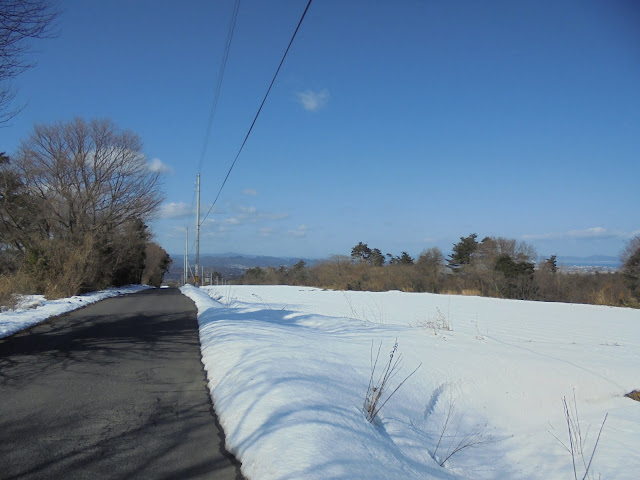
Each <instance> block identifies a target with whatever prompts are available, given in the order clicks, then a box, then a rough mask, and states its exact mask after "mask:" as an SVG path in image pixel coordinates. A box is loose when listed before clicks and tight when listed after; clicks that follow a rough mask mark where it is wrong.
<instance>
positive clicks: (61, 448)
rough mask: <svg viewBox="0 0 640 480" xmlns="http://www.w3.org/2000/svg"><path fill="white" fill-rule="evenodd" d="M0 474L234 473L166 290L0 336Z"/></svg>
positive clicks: (174, 301)
mask: <svg viewBox="0 0 640 480" xmlns="http://www.w3.org/2000/svg"><path fill="white" fill-rule="evenodd" d="M0 445H2V446H1V447H0V479H2V480H9V479H18V478H20V479H29V478H32V479H35V478H64V479H73V478H101V479H102V478H145V479H170V478H171V479H173V478H179V479H195V478H208V479H241V478H243V477H242V476H241V475H240V473H239V465H238V462H237V461H236V460H235V458H233V456H231V455H230V454H229V453H228V452H226V451H225V450H224V437H223V432H222V428H221V427H220V426H219V425H218V422H217V418H216V417H215V414H214V412H213V409H212V407H211V402H210V399H209V394H208V389H207V384H206V377H205V372H204V370H203V368H202V363H201V361H200V343H199V337H198V325H197V319H196V309H195V306H194V304H193V302H192V301H191V300H189V299H188V298H187V297H185V296H183V295H182V294H180V292H179V291H178V290H177V289H161V290H145V291H142V292H139V293H136V294H132V295H127V296H124V297H117V298H111V299H107V300H103V301H102V302H99V303H96V304H94V305H90V306H88V307H86V308H84V309H81V310H77V311H75V312H72V313H70V314H67V315H63V316H61V317H57V318H53V319H51V320H49V321H47V322H45V323H43V324H40V325H38V326H36V327H33V328H31V329H30V330H27V331H23V332H20V333H18V334H16V335H13V336H11V337H7V338H5V339H2V340H0Z"/></svg>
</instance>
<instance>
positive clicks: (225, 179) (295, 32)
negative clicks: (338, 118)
mask: <svg viewBox="0 0 640 480" xmlns="http://www.w3.org/2000/svg"><path fill="white" fill-rule="evenodd" d="M312 1H313V0H309V1H308V2H307V6H306V7H305V9H304V12H302V16H301V17H300V21H299V22H298V26H297V27H296V29H295V31H294V32H293V35H292V36H291V40H289V45H287V49H286V50H285V52H284V55H282V60H280V64H279V65H278V68H277V70H276V73H275V74H274V75H273V78H272V79H271V83H270V84H269V88H268V89H267V93H265V95H264V98H263V99H262V103H261V104H260V108H258V111H257V112H256V115H255V117H253V122H251V126H250V127H249V130H248V131H247V134H246V135H245V137H244V140H243V142H242V145H240V149H239V150H238V153H237V154H236V156H235V158H234V159H233V163H231V167H229V171H228V172H227V175H226V176H225V177H224V181H223V182H222V185H220V189H219V190H218V194H217V195H216V198H215V200H214V201H213V203H212V204H211V207H210V208H209V211H208V212H207V214H206V215H205V216H204V219H203V220H202V221H203V222H204V221H205V220H206V219H207V217H208V216H209V213H211V210H213V207H214V206H215V204H216V202H217V201H218V198H220V194H221V193H222V189H223V188H224V186H225V185H226V183H227V180H228V179H229V175H231V171H232V170H233V167H235V165H236V162H237V161H238V157H240V154H241V153H242V149H243V148H244V146H245V144H246V143H247V140H248V139H249V135H251V131H252V130H253V126H254V125H255V124H256V121H257V120H258V117H259V116H260V112H261V111H262V107H263V106H264V104H265V102H266V101H267V97H268V96H269V93H270V92H271V88H272V87H273V84H274V83H275V81H276V78H277V77H278V73H280V69H281V68H282V65H283V64H284V61H285V59H286V58H287V54H288V53H289V50H290V49H291V45H292V44H293V41H294V40H295V38H296V35H297V34H298V30H300V26H301V25H302V22H303V21H304V17H305V16H306V15H307V11H308V10H309V7H310V6H311V2H312Z"/></svg>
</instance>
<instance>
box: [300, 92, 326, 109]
mask: <svg viewBox="0 0 640 480" xmlns="http://www.w3.org/2000/svg"><path fill="white" fill-rule="evenodd" d="M296 96H297V97H298V102H300V105H302V108H304V109H305V110H306V111H308V112H316V111H318V110H320V109H321V108H322V107H324V106H325V105H326V104H327V102H328V101H329V97H330V95H329V90H327V89H326V88H325V89H324V90H321V91H319V92H314V91H313V90H306V91H304V92H298V93H296Z"/></svg>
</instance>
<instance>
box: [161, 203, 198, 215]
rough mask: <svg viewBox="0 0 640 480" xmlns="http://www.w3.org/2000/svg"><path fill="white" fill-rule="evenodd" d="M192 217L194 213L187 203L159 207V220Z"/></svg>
mask: <svg viewBox="0 0 640 480" xmlns="http://www.w3.org/2000/svg"><path fill="white" fill-rule="evenodd" d="M192 215H195V212H194V211H193V208H192V207H191V205H189V204H188V203H184V202H170V203H165V204H164V205H162V206H161V207H160V218H181V217H190V216H192Z"/></svg>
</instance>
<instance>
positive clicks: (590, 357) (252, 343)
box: [183, 286, 640, 480]
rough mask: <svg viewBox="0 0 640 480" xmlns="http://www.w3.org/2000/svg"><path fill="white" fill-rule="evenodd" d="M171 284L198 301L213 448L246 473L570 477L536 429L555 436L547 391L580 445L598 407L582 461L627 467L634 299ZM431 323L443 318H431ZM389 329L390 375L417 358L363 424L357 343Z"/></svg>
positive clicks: (638, 372)
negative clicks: (616, 302)
mask: <svg viewBox="0 0 640 480" xmlns="http://www.w3.org/2000/svg"><path fill="white" fill-rule="evenodd" d="M183 292H184V293H185V294H187V295H188V296H189V297H191V298H192V299H194V301H195V302H196V304H197V306H198V310H199V323H200V336H201V342H202V354H203V362H204V364H205V368H206V369H207V372H208V378H209V387H210V390H211V395H212V398H213V401H214V404H215V407H216V411H217V412H218V414H219V416H220V421H221V423H222V426H223V428H224V430H225V433H226V435H227V448H228V449H229V450H230V451H232V452H234V453H235V454H236V455H237V457H238V458H239V460H240V461H241V462H242V464H243V465H242V470H243V473H244V474H245V475H247V476H248V477H249V478H255V479H261V480H262V479H327V478H335V479H338V478H341V479H360V478H362V479H365V478H366V479H371V478H376V479H386V478H388V479H402V478H407V479H408V478H413V479H419V478H435V479H450V478H479V479H499V478H502V479H504V478H509V479H511V478H518V479H549V478H570V477H572V476H573V473H572V472H573V470H572V466H571V457H570V456H569V455H568V454H567V453H566V452H565V451H564V450H563V448H562V447H561V446H560V445H559V444H558V442H557V441H556V440H554V438H553V436H552V435H551V433H553V434H555V435H556V436H557V437H558V438H560V439H561V440H564V439H565V438H566V436H567V434H566V422H565V418H564V416H563V411H562V404H561V399H562V397H563V396H567V397H568V398H569V399H570V400H571V399H572V398H573V395H574V392H575V396H576V399H577V404H578V409H579V414H580V421H581V425H582V429H583V434H584V433H585V432H587V431H588V436H587V441H586V446H587V448H589V447H590V446H591V445H592V444H593V441H594V440H595V436H596V434H597V429H598V428H599V426H600V423H601V422H602V419H603V417H604V415H605V413H607V412H608V413H609V418H608V420H607V423H606V425H605V428H604V431H603V434H602V438H601V439H600V445H599V447H598V450H597V453H596V457H595V459H594V463H593V466H592V472H593V473H595V474H596V476H597V473H599V472H601V473H602V476H603V477H604V478H616V479H636V478H637V472H638V471H640V455H638V446H639V444H638V440H637V432H638V431H640V403H637V402H633V401H632V400H630V399H627V398H624V397H623V395H624V394H625V393H627V392H629V391H631V390H633V389H637V388H639V387H640V368H639V366H640V365H639V364H640V362H639V360H640V356H639V354H638V352H640V311H638V310H630V309H620V308H611V307H598V306H586V305H569V304H555V303H539V302H522V301H509V300H497V299H488V298H479V297H449V296H442V295H432V294H408V293H401V292H386V293H368V292H333V291H321V290H318V289H312V288H298V287H284V286H261V287H253V286H225V287H203V288H202V289H196V288H193V287H184V288H183ZM443 323H449V324H450V325H452V326H453V330H451V331H449V330H445V329H442V328H434V327H430V325H431V326H433V325H437V324H440V325H441V326H442V324H443ZM396 338H397V341H398V344H399V348H398V351H399V352H400V353H401V354H402V355H403V365H404V366H403V369H402V371H401V372H400V373H399V374H398V376H397V377H396V379H395V383H394V385H393V386H395V385H397V383H398V382H399V381H401V380H402V378H404V377H405V376H406V375H408V374H409V373H410V372H411V371H412V370H413V369H414V368H415V367H416V366H418V365H419V364H422V366H421V368H420V369H419V370H418V371H417V372H416V373H415V375H413V376H412V377H411V378H410V379H409V380H408V381H407V382H406V383H405V385H404V386H403V387H402V388H401V389H400V390H398V392H397V393H396V394H395V396H394V397H392V398H391V400H390V401H389V402H388V403H387V404H386V405H385V406H384V408H383V409H382V411H381V412H380V414H379V417H378V419H377V421H376V422H375V424H370V423H368V422H367V421H366V420H365V418H364V416H363V414H362V412H361V408H362V404H363V400H364V395H365V392H366V389H367V384H368V382H369V377H370V371H371V367H370V357H371V351H372V345H373V350H374V354H375V351H376V350H377V347H378V345H379V344H380V342H382V351H381V358H382V360H381V362H384V361H386V358H388V352H389V350H390V349H391V347H392V345H393V343H394V341H395V339H396ZM445 425H446V428H445ZM589 426H591V427H590V428H589ZM443 432H444V434H443ZM550 432H551V433H550ZM461 442H462V443H461ZM465 442H466V443H472V444H473V445H469V446H468V448H463V449H462V450H461V451H460V452H458V453H457V454H455V455H453V456H452V457H451V458H450V459H449V460H448V461H447V462H446V463H445V466H444V467H441V466H440V465H439V463H441V462H442V461H443V460H444V459H445V458H446V457H447V455H448V454H449V453H451V452H452V451H453V450H455V448H456V447H457V446H466V445H465ZM589 453H590V451H589Z"/></svg>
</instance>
